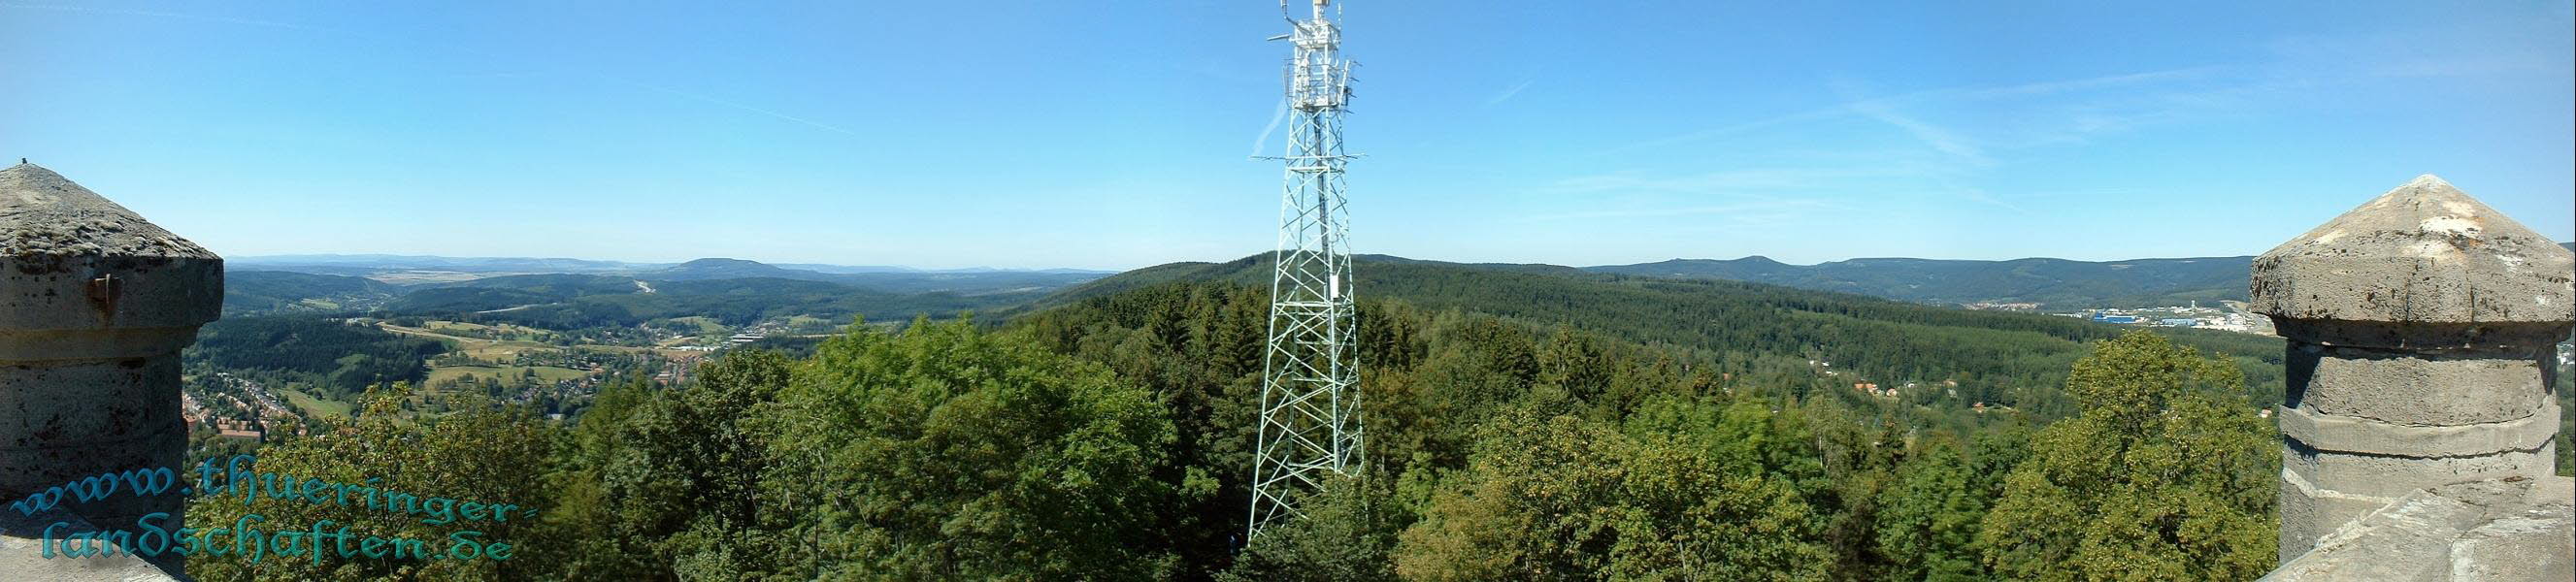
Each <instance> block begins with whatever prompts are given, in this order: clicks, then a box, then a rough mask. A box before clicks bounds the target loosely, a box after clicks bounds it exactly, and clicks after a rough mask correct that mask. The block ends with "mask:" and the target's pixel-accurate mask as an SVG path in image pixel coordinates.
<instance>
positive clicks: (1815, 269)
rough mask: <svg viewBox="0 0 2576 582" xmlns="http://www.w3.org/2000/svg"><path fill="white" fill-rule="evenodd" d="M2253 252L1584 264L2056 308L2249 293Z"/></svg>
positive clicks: (1928, 299)
mask: <svg viewBox="0 0 2576 582" xmlns="http://www.w3.org/2000/svg"><path fill="white" fill-rule="evenodd" d="M2253 261H2254V257H2251V256H2243V257H2202V258H2183V259H2138V260H2131V261H2109V262H2088V261H2070V260H2065V259H2014V260H2009V261H1963V260H1941V259H1852V260H1848V261H1833V262H1827V263H1819V264H1814V265H1791V264H1786V263H1781V262H1779V261H1774V260H1771V259H1769V258H1766V257H1760V256H1753V257H1745V258H1741V259H1734V260H1710V259H1673V260H1669V261H1663V262H1656V263H1639V264H1634V265H1605V266H1598V267H1585V268H1584V270H1586V271H1592V272H1596V273H1616V274H1624V275H1640V276H1649V277H1672V278H1687V279H1724V280H1730V281H1748V282H1754V283H1769V284H1773V285H1782V286H1788V287H1797V288H1800V289H1816V290H1823V291H1840V292H1845V293H1860V294H1864V295H1873V296H1878V297H1886V298H1889V299H1898V300H1904V301H1916V302H1924V303H1943V304H1953V305H1955V304H1962V303H1975V302H1997V303H2038V304H2041V305H2042V306H2043V307H2045V308H2049V309H2083V308H2088V307H2159V306H2168V305H2183V304H2186V303H2188V302H2191V301H2199V302H2201V303H2206V304H2215V303H2217V302H2218V301H2221V300H2234V301H2243V300H2244V299H2245V287H2246V280H2245V276H2246V270H2247V269H2248V268H2249V267H2251V266H2252V265H2253Z"/></svg>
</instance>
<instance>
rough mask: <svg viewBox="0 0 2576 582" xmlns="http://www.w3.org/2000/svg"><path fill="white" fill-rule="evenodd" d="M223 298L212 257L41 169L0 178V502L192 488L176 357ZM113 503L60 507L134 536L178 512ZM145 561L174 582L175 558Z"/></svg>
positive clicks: (117, 498)
mask: <svg viewBox="0 0 2576 582" xmlns="http://www.w3.org/2000/svg"><path fill="white" fill-rule="evenodd" d="M223 289H224V267H223V259H222V258H220V257H217V256H215V254H214V253H211V252H207V251H206V249H204V248H202V247H198V246H197V245H196V244H195V243H191V242H188V241H187V239H182V238H179V237H178V236H177V235H173V234H170V232H169V231H166V230H162V229H161V227H158V226H153V225H152V223H149V222H145V221H144V220H143V218H142V217H140V216H136V215H135V214H134V211H131V210H127V209H125V207H122V206H118V205H116V203H114V202H109V201H107V199H105V198H100V197H99V195H98V194H97V193H94V192H90V191H89V189H86V188H82V187H80V185H78V184H73V183H72V182H71V181H70V180H65V179H63V177H62V176H61V175H58V174H55V173H54V172H53V171H51V170H46V169H44V168H41V167H37V166H35V165H33V164H23V163H22V164H19V165H17V166H13V167H10V168H8V169H5V170H0V502H6V501H16V500H21V499H25V498H26V497H27V496H28V495H29V494H32V493H39V492H43V491H45V490H47V489H49V488H52V487H55V486H60V485H63V484H64V483H66V482H70V481H76V480H79V479H81V478H84V477H90V476H96V475H99V474H101V473H109V472H121V471H125V470H128V469H138V468H149V467H169V468H171V469H172V470H173V471H174V472H177V473H178V475H179V476H180V478H181V479H183V480H192V479H193V478H192V477H190V472H189V471H188V470H187V468H186V467H182V466H180V465H181V463H184V462H185V461H186V455H187V448H188V433H187V424H186V421H185V420H183V419H182V418H181V417H180V414H179V413H180V411H179V403H180V399H179V350H180V349H181V348H184V347H187V345H188V344H189V343H190V342H193V341H195V339H196V333H197V326H198V325H201V324H204V323H206V322H209V321H213V320H214V319H215V317H216V316H217V314H218V313H219V312H220V310H221V308H222V301H223V294H224V291H223ZM184 485H185V482H183V483H181V486H184ZM175 488H176V487H173V489H175ZM119 493H120V494H118V495H114V496H111V497H109V498H107V499H105V500H103V501H99V502H93V503H76V502H75V501H74V500H73V499H72V498H71V497H70V496H68V495H66V496H65V499H64V501H63V502H62V503H63V504H62V506H61V507H62V508H63V509H67V510H68V511H69V513H71V514H72V515H75V516H78V517H79V518H82V519H85V520H86V521H88V522H89V523H91V524H95V525H96V526H97V527H99V528H102V529H111V530H113V529H124V530H132V531H136V532H137V533H138V534H139V533H141V532H140V530H139V528H137V527H136V526H135V520H136V519H137V518H139V517H141V516H143V515H145V514H149V513H153V512H168V513H170V514H171V515H172V516H173V517H176V516H178V515H179V514H180V510H181V508H182V505H183V504H182V503H181V499H182V498H181V496H179V495H175V494H167V495H157V496H136V495H131V494H127V493H128V492H126V491H125V490H124V489H123V488H120V489H119ZM0 512H9V513H10V514H11V515H12V516H15V514H16V513H17V512H16V511H15V510H12V509H9V508H8V507H7V506H6V505H5V504H0ZM39 526H41V524H39ZM6 533H8V534H10V535H26V536H29V537H32V536H33V535H34V534H35V532H26V533H23V534H22V533H20V532H15V531H12V532H6ZM153 562H155V563H156V564H160V565H162V566H163V567H164V568H165V569H167V570H168V571H170V572H173V573H176V572H178V567H177V564H178V560H177V559H176V557H175V556H165V557H164V558H163V559H155V560H153Z"/></svg>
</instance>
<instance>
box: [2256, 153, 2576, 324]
mask: <svg viewBox="0 0 2576 582" xmlns="http://www.w3.org/2000/svg"><path fill="white" fill-rule="evenodd" d="M2571 277H2576V257H2571V256H2570V253H2569V252H2568V251H2567V249H2566V248H2564V247H2560V246H2558V244H2557V243H2555V242H2551V241H2550V240H2549V238H2548V237H2545V236H2541V235H2540V234H2539V233H2535V232H2532V231H2531V229H2530V228H2526V227H2524V226H2523V225H2522V224H2521V223H2518V222H2514V220H2513V219H2512V218H2507V217H2505V215H2504V214H2502V213H2499V212H2496V210H2495V209H2494V208H2489V207H2487V205H2486V204H2484V203H2480V202H2478V200H2477V199H2476V198H2471V197H2469V195H2468V194H2466V193H2462V192H2460V190H2459V189H2458V188H2454V187H2452V186H2451V183H2450V182H2445V181H2442V179H2441V178H2439V177H2435V176H2433V175H2431V174H2425V175H2423V176H2418V177H2416V178H2415V180H2414V181H2412V182H2407V183H2406V185H2404V186H2398V187H2397V189H2395V190H2389V191H2388V193H2386V194H2381V195H2380V196H2379V197H2378V198H2375V199H2372V200H2371V201H2370V202H2369V203H2367V204H2363V205H2361V207H2359V208H2354V209H2352V211H2350V212H2345V213H2343V215H2342V216H2337V217H2335V218H2334V220H2330V221H2326V223H2325V224H2324V225H2321V226H2318V227H2317V228H2316V229H2314V230H2310V231H2308V232H2307V234H2303V235H2299V237H2298V238H2293V239H2290V241H2289V242H2285V243H2281V246H2279V247H2274V248H2273V249H2272V250H2271V252H2266V253H2263V256H2261V257H2256V258H2255V259H2254V270H2253V281H2252V283H2253V289H2252V295H2253V300H2254V301H2253V308H2254V309H2253V310H2254V311H2256V312H2259V313H2265V314H2270V315H2272V316H2274V317H2277V318H2289V319H2300V320H2336V321H2360V322H2389V323H2396V322H2420V323H2441V324H2484V323H2497V324H2528V323H2565V322H2568V321H2570V320H2576V286H2571V283H2570V281H2571Z"/></svg>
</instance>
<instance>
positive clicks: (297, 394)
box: [277, 388, 354, 418]
mask: <svg viewBox="0 0 2576 582" xmlns="http://www.w3.org/2000/svg"><path fill="white" fill-rule="evenodd" d="M277 394H278V395H280V396H285V397H286V403H287V404H289V405H292V406H294V407H295V408H296V409H299V410H303V411H304V415H305V416H310V417H313V418H348V417H349V410H350V409H352V408H354V406H352V405H350V404H349V403H347V402H341V401H338V400H328V399H323V398H318V397H315V396H313V395H311V394H305V393H304V391H302V390H296V389H294V388H278V389H277Z"/></svg>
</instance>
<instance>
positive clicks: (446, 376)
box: [429, 366, 590, 386]
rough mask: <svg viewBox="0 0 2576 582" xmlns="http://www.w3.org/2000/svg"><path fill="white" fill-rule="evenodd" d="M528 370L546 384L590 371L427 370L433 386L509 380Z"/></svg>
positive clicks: (538, 368) (548, 368) (552, 368)
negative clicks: (469, 378)
mask: <svg viewBox="0 0 2576 582" xmlns="http://www.w3.org/2000/svg"><path fill="white" fill-rule="evenodd" d="M529 370H535V371H536V372H537V378H538V379H541V380H545V381H547V382H555V381H560V380H571V379H574V378H580V377H583V376H588V375H590V371H588V370H575V369H572V368H560V367H555V366H441V367H436V368H430V369H429V384H430V385H432V386H435V385H438V384H439V383H441V382H445V381H448V380H461V379H464V378H465V377H467V376H482V377H485V378H499V379H502V380H510V379H514V378H518V377H520V376H521V375H524V374H526V373H527V371H529Z"/></svg>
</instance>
